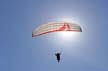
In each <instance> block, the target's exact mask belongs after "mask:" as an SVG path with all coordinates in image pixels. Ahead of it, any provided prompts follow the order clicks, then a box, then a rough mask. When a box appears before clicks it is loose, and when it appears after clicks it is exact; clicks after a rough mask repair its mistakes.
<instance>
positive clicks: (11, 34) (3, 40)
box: [0, 0, 108, 71]
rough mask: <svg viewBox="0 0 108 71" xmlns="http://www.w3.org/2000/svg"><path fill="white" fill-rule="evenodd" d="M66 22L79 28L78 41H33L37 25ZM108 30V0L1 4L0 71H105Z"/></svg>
mask: <svg viewBox="0 0 108 71" xmlns="http://www.w3.org/2000/svg"><path fill="white" fill-rule="evenodd" d="M66 18H69V19H71V20H73V21H76V22H77V24H79V25H80V26H81V27H82V30H83V32H82V33H79V35H78V38H77V37H76V38H74V39H71V38H70V40H71V41H70V40H69V42H68V40H64V39H60V38H59V37H57V35H56V33H53V34H47V35H43V36H40V37H37V38H32V31H33V29H34V28H36V27H38V26H39V25H42V24H45V23H47V22H52V21H59V20H60V19H66ZM107 28H108V0H0V71H108V29H107ZM58 50H59V51H60V52H61V53H62V55H61V62H60V63H58V62H57V61H56V58H55V56H54V53H55V52H57V51H58Z"/></svg>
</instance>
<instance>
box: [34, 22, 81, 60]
mask: <svg viewBox="0 0 108 71" xmlns="http://www.w3.org/2000/svg"><path fill="white" fill-rule="evenodd" d="M62 31H70V32H82V29H81V27H80V26H79V25H78V24H75V23H71V22H50V23H47V24H44V25H42V26H39V27H37V28H36V29H34V30H33V31H32V37H37V36H40V35H44V34H48V33H52V32H62ZM60 55H61V53H56V54H55V56H56V58H57V61H58V62H59V61H60Z"/></svg>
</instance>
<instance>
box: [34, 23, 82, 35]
mask: <svg viewBox="0 0 108 71" xmlns="http://www.w3.org/2000/svg"><path fill="white" fill-rule="evenodd" d="M60 31H70V32H82V29H81V27H80V26H79V25H78V24H75V23H71V22H50V23H47V24H44V25H41V26H39V27H37V28H36V29H34V30H33V32H32V37H36V36H40V35H43V34H47V33H51V32H60Z"/></svg>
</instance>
